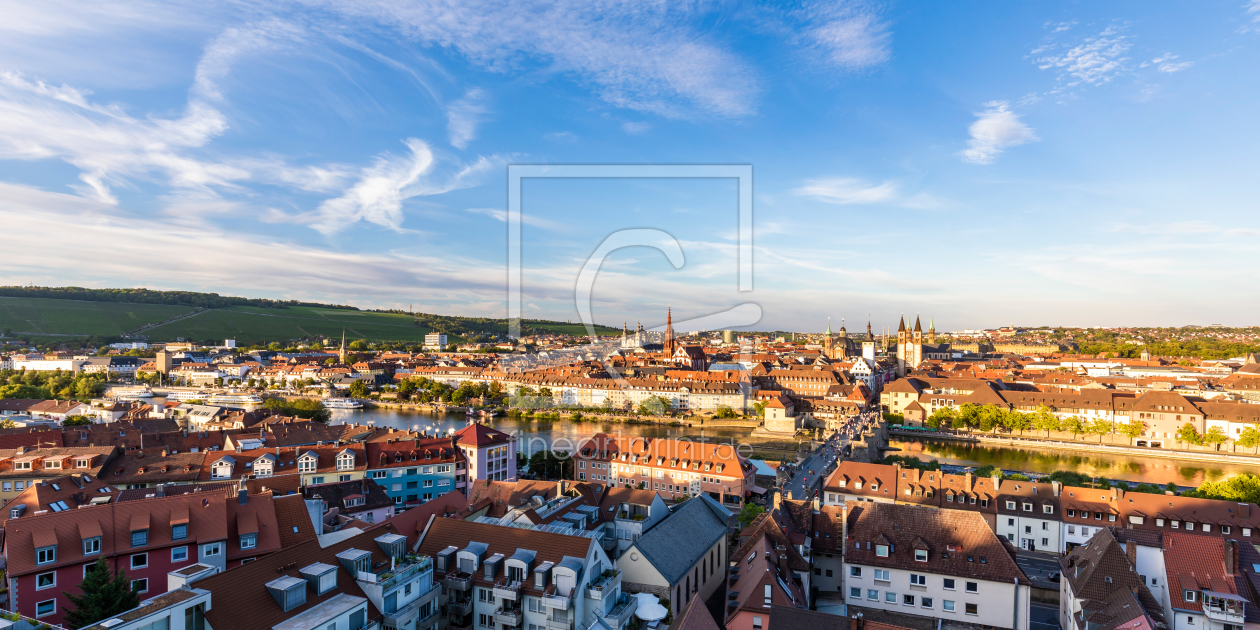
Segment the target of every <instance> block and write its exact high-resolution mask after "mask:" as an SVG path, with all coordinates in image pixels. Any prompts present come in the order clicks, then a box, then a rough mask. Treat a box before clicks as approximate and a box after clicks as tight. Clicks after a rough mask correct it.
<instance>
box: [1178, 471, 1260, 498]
mask: <svg viewBox="0 0 1260 630" xmlns="http://www.w3.org/2000/svg"><path fill="white" fill-rule="evenodd" d="M1194 495H1195V496H1198V497H1202V498H1205V499H1220V500H1222V501H1237V502H1239V503H1260V477H1257V476H1256V475H1253V474H1251V473H1242V474H1241V475H1234V476H1233V477H1230V478H1229V479H1226V480H1224V481H1205V482H1204V483H1203V485H1201V486H1199V487H1198V489H1197V490H1195V491H1194Z"/></svg>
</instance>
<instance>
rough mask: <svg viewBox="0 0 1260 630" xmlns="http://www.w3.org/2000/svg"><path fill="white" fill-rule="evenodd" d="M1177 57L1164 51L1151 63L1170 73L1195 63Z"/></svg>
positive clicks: (1161, 70)
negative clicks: (1179, 59)
mask: <svg viewBox="0 0 1260 630" xmlns="http://www.w3.org/2000/svg"><path fill="white" fill-rule="evenodd" d="M1258 1H1260V0H1258ZM1175 59H1178V56H1177V55H1174V54H1172V53H1164V54H1162V55H1160V56H1158V57H1156V58H1154V59H1152V60H1151V63H1153V64H1155V65H1156V66H1158V67H1159V71H1160V72H1166V73H1168V74H1172V73H1174V72H1179V71H1181V70H1185V69H1186V68H1189V67H1190V66H1193V65H1194V62H1193V61H1174V60H1175Z"/></svg>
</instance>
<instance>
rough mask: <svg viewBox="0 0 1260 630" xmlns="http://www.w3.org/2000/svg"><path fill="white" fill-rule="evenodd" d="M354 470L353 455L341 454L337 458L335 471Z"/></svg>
mask: <svg viewBox="0 0 1260 630" xmlns="http://www.w3.org/2000/svg"><path fill="white" fill-rule="evenodd" d="M353 468H354V454H353V453H342V454H340V455H338V456H337V470H352V469H353Z"/></svg>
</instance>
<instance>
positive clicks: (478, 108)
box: [446, 88, 490, 149]
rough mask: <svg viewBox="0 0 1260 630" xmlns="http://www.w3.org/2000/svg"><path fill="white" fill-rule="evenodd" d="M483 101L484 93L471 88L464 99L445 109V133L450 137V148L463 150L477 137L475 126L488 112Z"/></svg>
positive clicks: (478, 89)
mask: <svg viewBox="0 0 1260 630" xmlns="http://www.w3.org/2000/svg"><path fill="white" fill-rule="evenodd" d="M485 100H486V95H485V92H484V91H483V90H482V89H481V88H473V89H471V90H468V92H467V93H466V94H465V95H464V98H461V99H459V100H457V101H455V102H454V103H451V105H450V107H447V108H446V119H447V123H446V131H447V133H448V134H449V135H450V139H451V146H453V147H455V148H457V149H465V148H467V147H468V143H469V142H472V141H473V139H475V138H476V137H477V125H479V124H481V122H482V120H483V119H484V118H485V115H486V114H487V113H489V111H490V108H488V107H487V106H486V104H485Z"/></svg>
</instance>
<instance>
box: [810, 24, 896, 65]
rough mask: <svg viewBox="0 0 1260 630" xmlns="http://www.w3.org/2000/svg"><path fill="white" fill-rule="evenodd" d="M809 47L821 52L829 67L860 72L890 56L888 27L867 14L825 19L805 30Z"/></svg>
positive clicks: (890, 37)
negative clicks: (815, 47)
mask: <svg viewBox="0 0 1260 630" xmlns="http://www.w3.org/2000/svg"><path fill="white" fill-rule="evenodd" d="M808 36H809V38H810V40H812V42H813V44H814V45H815V46H817V47H818V48H820V49H822V50H823V51H825V53H826V56H827V59H828V61H830V62H831V63H832V65H834V66H836V67H839V68H846V69H861V68H866V67H868V66H873V65H877V64H881V63H883V62H885V61H887V60H888V58H889V57H891V56H892V52H891V50H890V48H891V46H890V43H889V42H890V40H891V39H892V36H891V35H890V34H889V32H888V25H887V24H885V23H883V22H881V21H880V20H879V19H878V18H877V17H876V16H874V15H871V14H858V15H846V16H840V17H834V18H833V19H827V20H826V21H824V22H823V23H822V24H820V25H819V26H816V27H814V28H812V29H810V30H809V32H808Z"/></svg>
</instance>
